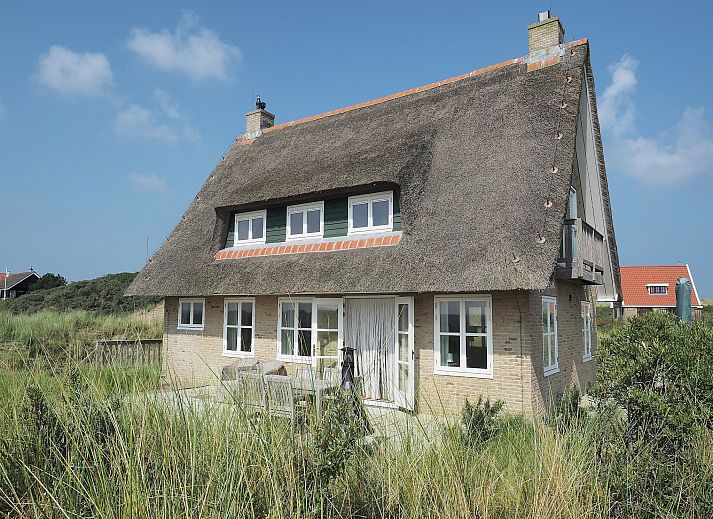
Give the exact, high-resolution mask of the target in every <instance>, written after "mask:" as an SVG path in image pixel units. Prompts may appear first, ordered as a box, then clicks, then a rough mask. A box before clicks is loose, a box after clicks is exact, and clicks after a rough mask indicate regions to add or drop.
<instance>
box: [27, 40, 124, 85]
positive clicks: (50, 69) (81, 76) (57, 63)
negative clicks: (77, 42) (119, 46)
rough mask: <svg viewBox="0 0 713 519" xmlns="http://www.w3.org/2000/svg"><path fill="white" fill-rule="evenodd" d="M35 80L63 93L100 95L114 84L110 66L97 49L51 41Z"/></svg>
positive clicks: (38, 66)
mask: <svg viewBox="0 0 713 519" xmlns="http://www.w3.org/2000/svg"><path fill="white" fill-rule="evenodd" d="M34 78H35V80H36V81H37V82H38V83H40V84H41V85H43V86H45V87H47V88H49V89H51V90H54V91H55V92H58V93H60V94H63V95H75V94H76V95H90V96H99V95H102V94H104V93H106V92H107V91H108V90H109V89H110V88H111V87H112V85H113V84H114V77H113V74H112V72H111V66H110V65H109V60H108V59H107V58H106V56H105V55H104V54H102V53H100V52H97V53H93V52H85V53H79V52H73V51H71V50H69V49H68V48H66V47H62V46H60V45H53V46H52V47H50V49H49V50H48V51H47V52H46V53H45V54H43V55H42V56H40V58H39V60H38V63H37V70H36V72H35V75H34Z"/></svg>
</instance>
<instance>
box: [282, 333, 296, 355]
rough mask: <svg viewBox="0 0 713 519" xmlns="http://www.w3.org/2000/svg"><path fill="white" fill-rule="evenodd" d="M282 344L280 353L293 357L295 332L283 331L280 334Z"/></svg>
mask: <svg viewBox="0 0 713 519" xmlns="http://www.w3.org/2000/svg"><path fill="white" fill-rule="evenodd" d="M280 339H281V341H282V342H281V344H280V353H282V354H283V355H292V354H293V353H294V351H295V332H293V331H292V330H282V333H281V334H280Z"/></svg>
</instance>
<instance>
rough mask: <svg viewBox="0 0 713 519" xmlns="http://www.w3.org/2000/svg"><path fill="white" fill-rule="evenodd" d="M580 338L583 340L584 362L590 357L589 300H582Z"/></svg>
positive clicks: (590, 313)
mask: <svg viewBox="0 0 713 519" xmlns="http://www.w3.org/2000/svg"><path fill="white" fill-rule="evenodd" d="M582 339H583V340H584V353H583V355H582V360H584V361H585V362H586V361H588V360H591V358H592V304H591V303H590V302H589V301H582Z"/></svg>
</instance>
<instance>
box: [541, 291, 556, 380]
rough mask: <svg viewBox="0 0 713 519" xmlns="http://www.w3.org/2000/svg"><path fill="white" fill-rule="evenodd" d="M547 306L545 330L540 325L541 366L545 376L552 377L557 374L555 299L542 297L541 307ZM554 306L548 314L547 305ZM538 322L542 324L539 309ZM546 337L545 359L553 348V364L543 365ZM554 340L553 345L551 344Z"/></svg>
mask: <svg viewBox="0 0 713 519" xmlns="http://www.w3.org/2000/svg"><path fill="white" fill-rule="evenodd" d="M545 303H547V304H548V309H547V329H545V328H544V323H542V325H543V328H542V338H543V345H542V346H543V348H542V365H543V368H544V373H545V376H546V377H547V376H549V375H553V374H554V373H558V372H559V370H560V369H559V347H558V344H557V298H556V297H552V296H542V306H544V305H545ZM550 304H554V312H552V313H550V310H549V305H550ZM552 321H554V326H552ZM540 322H542V308H540ZM545 337H547V358H548V359H549V357H550V355H549V353H550V349H551V348H552V346H554V358H555V362H554V364H549V365H548V364H546V363H545V349H544V338H545ZM552 340H554V345H553V344H552V342H551V341H552Z"/></svg>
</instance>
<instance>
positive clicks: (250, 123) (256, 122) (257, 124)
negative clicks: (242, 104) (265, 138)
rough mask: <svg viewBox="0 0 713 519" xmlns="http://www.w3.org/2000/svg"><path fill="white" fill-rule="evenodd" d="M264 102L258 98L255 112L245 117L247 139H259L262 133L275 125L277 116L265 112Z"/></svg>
mask: <svg viewBox="0 0 713 519" xmlns="http://www.w3.org/2000/svg"><path fill="white" fill-rule="evenodd" d="M266 106H267V104H265V102H264V101H262V100H261V99H260V96H257V101H255V110H253V111H252V112H248V113H247V114H246V116H245V123H246V124H245V137H246V138H248V139H252V138H254V137H259V136H260V135H262V131H263V130H264V129H265V128H270V127H271V126H274V125H275V116H274V115H273V114H271V113H270V112H268V111H267V110H265V107H266Z"/></svg>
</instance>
